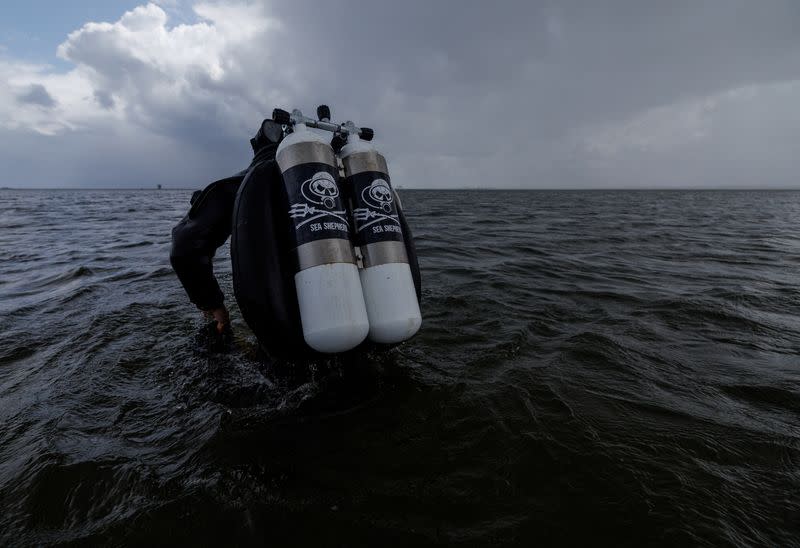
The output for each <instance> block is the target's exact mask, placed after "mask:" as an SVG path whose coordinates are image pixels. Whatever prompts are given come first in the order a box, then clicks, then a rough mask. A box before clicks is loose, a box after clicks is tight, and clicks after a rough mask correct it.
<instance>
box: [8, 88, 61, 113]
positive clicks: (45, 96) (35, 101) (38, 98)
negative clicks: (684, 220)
mask: <svg viewBox="0 0 800 548" xmlns="http://www.w3.org/2000/svg"><path fill="white" fill-rule="evenodd" d="M17 101H19V102H20V103H22V104H30V105H39V106H40V107H44V108H52V107H54V106H55V105H56V100H55V99H53V97H52V96H51V95H50V94H49V93H48V92H47V88H45V87H44V86H43V85H42V84H31V85H30V86H28V89H27V90H26V91H25V92H23V93H21V94H20V95H17Z"/></svg>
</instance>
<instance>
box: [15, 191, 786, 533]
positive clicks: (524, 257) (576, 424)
mask: <svg viewBox="0 0 800 548" xmlns="http://www.w3.org/2000/svg"><path fill="white" fill-rule="evenodd" d="M190 195H191V191H166V190H165V191H86V190H82V191H66V190H61V191H13V190H2V191H0V315H1V316H2V321H3V328H2V331H0V544H1V545H10V546H17V545H19V546H34V545H70V544H71V545H129V546H134V545H150V544H172V545H174V544H192V545H211V544H226V545H277V546H291V545H308V546H395V545H396V546H424V545H455V546H530V545H544V546H548V545H607V546H645V545H646V546H651V545H655V546H659V545H664V546H726V545H730V546H800V355H799V352H798V351H799V350H800V225H799V224H798V223H799V222H800V193H798V192H757V191H750V192H745V191H741V192H724V191H714V192H685V191H674V192H655V191H653V192H644V191H641V192H636V191H618V192H617V191H614V192H611V191H592V192H555V191H553V192H549V191H547V192H546V191H541V192H522V191H520V192H507V191H491V192H490V191H449V192H433V191H405V192H403V193H402V198H403V201H404V205H405V209H406V212H407V214H408V217H409V223H410V225H411V227H412V228H413V229H414V232H415V236H416V244H417V246H418V251H419V256H420V263H421V268H422V275H423V286H424V289H423V307H422V310H423V316H424V323H423V327H422V330H421V331H420V333H419V334H418V336H417V337H415V338H414V339H413V340H411V341H410V342H408V343H406V344H405V345H402V346H401V347H399V348H397V349H395V350H394V351H391V352H389V353H385V354H376V355H363V356H358V357H355V358H349V359H347V360H341V359H340V360H329V361H326V362H319V363H313V364H274V363H269V362H268V361H266V360H264V359H263V358H262V357H261V356H260V355H259V353H258V352H257V345H256V342H255V339H254V337H253V336H252V334H251V333H250V331H249V330H248V328H247V327H246V325H245V324H244V323H243V321H242V320H241V316H240V315H239V312H238V309H237V308H236V306H235V302H234V300H233V295H232V289H231V267H230V259H229V250H228V247H227V245H226V246H225V247H224V248H223V249H221V250H220V252H219V253H218V256H217V260H216V263H215V268H216V271H217V273H218V275H219V278H220V283H221V285H222V287H223V290H224V291H225V292H226V294H227V295H228V303H229V305H232V306H231V313H232V316H233V318H234V320H233V322H234V332H235V340H234V349H233V351H232V352H230V353H226V354H217V353H211V352H208V351H207V349H206V348H205V347H204V344H203V339H202V337H201V336H199V335H198V333H199V332H200V331H201V327H202V325H203V323H204V322H203V319H202V317H201V316H200V314H199V313H198V312H197V310H195V309H194V308H193V306H192V305H191V304H190V303H189V302H188V300H187V298H186V296H185V294H184V293H183V290H182V289H181V287H180V285H179V283H178V281H177V278H176V277H175V276H174V274H173V273H172V270H171V268H170V266H169V261H168V255H169V246H170V229H171V227H172V226H173V225H174V224H175V223H176V222H177V221H178V220H179V219H180V218H181V216H182V215H183V214H184V213H185V212H186V210H187V207H188V200H189V197H190Z"/></svg>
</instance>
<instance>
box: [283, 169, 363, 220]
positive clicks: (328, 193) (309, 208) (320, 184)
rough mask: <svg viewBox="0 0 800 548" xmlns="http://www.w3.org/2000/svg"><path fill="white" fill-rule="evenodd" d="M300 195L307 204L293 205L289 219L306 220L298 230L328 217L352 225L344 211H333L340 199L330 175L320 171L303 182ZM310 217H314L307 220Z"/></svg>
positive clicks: (337, 189)
mask: <svg viewBox="0 0 800 548" xmlns="http://www.w3.org/2000/svg"><path fill="white" fill-rule="evenodd" d="M300 194H301V195H302V196H303V198H305V200H306V202H307V203H296V204H292V206H291V207H290V208H289V217H291V218H292V219H304V220H303V221H302V222H301V223H298V224H297V228H300V227H301V226H303V225H304V224H306V223H309V222H311V221H313V220H315V219H319V218H320V217H325V216H328V215H329V216H332V217H336V218H337V219H339V220H340V221H342V222H343V223H345V224H346V225H348V226H349V225H350V223H349V222H348V221H347V216H346V211H345V210H344V209H342V210H341V211H338V210H334V209H333V208H334V207H335V206H336V199H337V198H338V197H339V187H338V186H337V185H336V181H335V180H334V179H333V176H332V175H331V174H330V173H328V172H326V171H318V172H317V173H315V174H314V175H313V176H312V177H310V178H308V179H306V180H305V181H303V184H302V185H301V186H300ZM309 204H313V205H309ZM317 206H321V207H317ZM309 215H312V217H311V218H308V219H306V217H308V216H309Z"/></svg>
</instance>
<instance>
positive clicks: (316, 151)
mask: <svg viewBox="0 0 800 548" xmlns="http://www.w3.org/2000/svg"><path fill="white" fill-rule="evenodd" d="M317 113H318V116H319V119H318V120H314V119H311V118H307V117H305V116H303V114H302V112H300V111H299V110H294V111H293V112H292V113H291V114H290V113H288V112H286V111H283V110H280V109H276V110H275V111H274V112H273V119H274V120H275V121H276V122H278V123H280V124H284V125H285V126H286V127H287V131H290V133H288V135H287V136H286V137H285V138H284V139H283V141H282V142H281V143H280V145H279V146H278V149H277V151H276V155H275V161H274V162H267V163H262V164H258V165H256V166H253V167H252V168H251V170H250V171H249V172H248V173H247V175H246V176H245V178H244V180H243V182H242V184H241V186H240V188H239V193H238V195H237V199H236V205H235V207H234V215H233V228H232V232H233V234H232V239H231V254H232V258H233V278H234V293H235V294H236V299H237V302H238V303H239V307H240V309H241V311H242V316H243V317H244V319H245V321H246V322H247V323H248V325H249V326H250V327H251V329H252V330H253V332H254V333H255V335H256V337H257V338H258V340H259V342H260V343H261V345H262V347H264V348H265V350H267V352H269V353H270V354H273V355H276V356H278V357H288V358H297V357H311V356H313V355H316V354H320V353H322V354H333V353H339V352H345V351H348V350H351V349H353V348H359V347H361V346H363V347H371V348H379V349H381V348H389V347H390V346H391V345H394V344H397V343H399V342H402V341H404V340H407V339H409V338H411V337H412V336H413V335H414V334H415V333H416V332H417V330H418V329H419V327H420V325H421V322H422V318H421V314H420V308H419V298H420V276H419V265H418V263H417V256H416V249H415V248H414V244H413V238H412V235H411V231H410V229H409V227H408V223H407V222H406V219H405V217H404V215H403V211H402V208H401V206H400V203H399V200H398V198H397V194H396V193H395V192H394V190H393V189H392V187H391V183H390V179H389V175H388V170H387V167H386V160H385V158H384V157H383V156H382V155H381V154H380V153H378V152H377V151H376V150H375V149H374V147H373V146H372V145H371V143H370V140H371V139H372V136H373V132H372V130H370V129H369V128H358V127H356V126H355V124H353V123H352V122H347V123H345V124H336V123H332V122H330V111H329V109H328V108H327V107H325V106H324V105H323V106H321V107H320V108H319V109H318V111H317ZM311 128H317V129H322V130H326V131H329V132H333V134H334V143H335V142H336V141H337V140H338V142H339V144H343V143H346V144H344V146H343V147H342V148H341V150H340V151H339V154H340V156H337V154H336V152H335V151H334V150H333V148H332V147H331V145H330V144H329V143H328V141H327V140H326V139H324V138H323V137H322V136H321V135H320V134H319V133H317V132H315V131H313V130H312V129H311ZM337 148H338V147H337ZM340 163H341V165H342V166H343V168H344V175H345V177H344V178H342V177H340V176H339V175H340ZM368 335H369V337H368V338H367V336H368Z"/></svg>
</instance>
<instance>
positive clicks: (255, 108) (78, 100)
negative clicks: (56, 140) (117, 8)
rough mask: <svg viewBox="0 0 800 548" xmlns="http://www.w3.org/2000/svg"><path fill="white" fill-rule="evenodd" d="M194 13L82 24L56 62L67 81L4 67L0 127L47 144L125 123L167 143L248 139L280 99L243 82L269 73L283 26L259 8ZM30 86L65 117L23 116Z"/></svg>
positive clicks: (36, 109)
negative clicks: (170, 138)
mask: <svg viewBox="0 0 800 548" xmlns="http://www.w3.org/2000/svg"><path fill="white" fill-rule="evenodd" d="M193 9H194V12H195V14H196V16H197V17H198V18H199V21H198V22H196V23H193V24H180V25H176V26H173V27H170V26H169V21H168V16H167V14H166V12H165V11H164V10H163V9H162V8H161V7H160V6H158V5H156V4H152V3H151V4H147V5H145V6H139V7H137V8H135V9H133V10H131V11H129V12H126V13H125V14H124V15H123V16H122V17H121V18H120V19H119V20H118V21H116V22H115V23H94V22H91V23H86V24H85V25H84V26H83V27H82V28H80V29H78V30H76V31H74V32H72V33H70V34H69V36H68V37H67V39H66V41H65V42H64V43H62V44H61V45H60V46H59V48H58V56H59V57H60V58H62V59H64V60H66V61H70V62H72V63H74V65H75V68H73V69H72V70H70V71H69V72H67V73H57V72H55V71H53V69H52V68H51V67H49V66H46V65H30V64H24V63H19V62H14V61H11V60H5V61H3V62H2V63H0V76H2V81H3V82H5V84H4V85H3V84H0V94H1V95H0V116H2V120H3V125H4V126H5V127H6V128H12V129H28V130H32V131H36V132H39V133H42V134H46V135H53V134H57V133H60V132H64V131H69V130H77V129H83V128H87V127H92V128H96V127H98V126H102V125H104V124H106V125H108V124H115V123H119V122H125V123H130V124H135V125H139V126H142V127H145V128H147V129H148V130H150V131H153V132H155V133H158V134H163V135H178V134H181V133H182V132H183V131H184V130H186V129H187V128H188V129H191V128H193V127H197V126H198V125H199V126H203V127H205V128H207V129H208V130H209V131H221V132H224V133H225V132H236V131H240V130H242V128H243V126H245V127H247V129H248V131H250V129H251V126H252V125H254V122H253V120H254V118H258V116H260V115H261V114H262V113H263V111H265V110H267V109H270V110H271V105H272V103H273V101H274V97H271V95H272V94H271V93H266V94H263V95H262V94H260V93H257V92H256V89H255V87H254V86H250V85H248V81H247V78H248V75H249V74H251V71H253V70H262V71H265V70H266V69H268V68H269V67H270V63H271V62H272V60H273V59H274V54H273V53H272V52H271V51H270V49H269V45H270V44H272V43H274V40H273V37H276V36H277V34H278V33H280V25H279V24H278V22H277V21H275V20H274V19H271V18H270V17H269V16H268V15H267V14H266V13H265V11H264V8H263V7H262V6H261V5H259V4H228V5H222V4H213V3H200V4H197V5H195V6H194V8H193ZM32 85H36V86H43V87H44V89H45V90H46V92H47V93H48V94H49V95H50V96H51V97H52V98H53V99H54V102H55V103H56V104H58V105H59V108H57V109H51V110H49V111H46V109H42V108H41V105H35V104H29V105H25V106H23V107H21V106H20V105H18V104H15V103H14V102H13V101H12V100H11V99H12V98H13V97H15V96H19V95H20V94H21V93H23V92H24V90H26V89H29V88H30V86H32ZM262 90H263V88H261V87H260V86H259V88H258V91H262ZM209 116H211V119H206V120H203V121H198V120H197V118H201V117H206V118H207V117H209Z"/></svg>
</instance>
